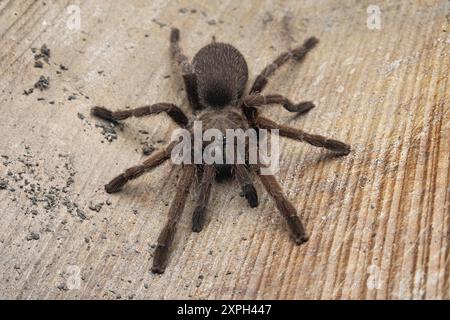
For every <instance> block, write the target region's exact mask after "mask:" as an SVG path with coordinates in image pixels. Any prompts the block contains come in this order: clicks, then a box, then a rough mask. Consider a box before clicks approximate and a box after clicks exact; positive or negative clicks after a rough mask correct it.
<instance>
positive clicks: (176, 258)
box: [0, 0, 450, 299]
mask: <svg viewBox="0 0 450 320" xmlns="http://www.w3.org/2000/svg"><path fill="white" fill-rule="evenodd" d="M45 2H46V4H45V5H44V3H43V1H29V0H28V1H12V0H11V1H0V34H1V38H0V48H1V52H0V57H1V58H0V73H1V78H0V101H1V102H0V114H1V122H0V130H1V131H0V132H1V135H0V155H2V158H1V162H0V179H2V180H1V182H0V183H2V184H3V189H0V212H1V217H0V221H1V223H0V279H1V280H0V297H1V298H9V299H15V298H21V299H29V298H31V299H36V298H58V299H67V298H106V299H115V298H122V299H127V298H166V299H167V298H232V299H235V298H275V299H320V298H333V299H335V298H336V299H360V298H361V299H372V298H379V299H384V298H388V299H410V298H415V299H432V298H439V299H448V298H449V296H450V295H449V290H450V289H449V281H450V272H449V271H450V265H449V264H450V262H449V259H450V258H449V249H450V246H449V237H450V229H449V228H450V226H449V202H450V185H449V175H450V174H449V165H450V158H449V156H450V145H449V144H450V112H449V109H450V108H449V106H450V104H449V85H448V75H449V35H448V32H449V24H448V22H449V20H448V19H449V16H448V9H447V7H446V5H447V3H446V1H431V0H430V1H425V0H422V1H419V0H417V1H387V2H383V1H376V4H378V5H379V7H380V9H381V29H380V30H370V29H369V28H368V27H367V23H366V21H367V17H368V14H367V7H368V6H369V5H370V4H372V2H371V1H316V0H307V1H293V0H292V1H277V2H275V1H269V0H268V1H170V2H168V1H162V0H157V1H144V0H135V1H129V0H126V1H125V0H123V1H74V2H71V1H54V2H52V1H45ZM70 4H76V5H79V7H80V9H81V11H80V12H81V29H80V30H72V29H71V28H69V27H68V25H67V22H68V21H69V22H70V15H69V13H68V12H67V11H66V7H67V6H68V5H70ZM193 9H195V10H194V11H192V10H193ZM446 15H447V16H446ZM72 22H73V21H72ZM172 25H173V26H178V27H180V28H181V30H182V46H183V47H184V49H185V51H186V53H187V54H188V55H189V56H190V57H192V56H193V54H195V52H196V51H197V50H198V49H199V48H201V47H202V46H203V45H204V44H206V43H208V42H210V41H211V38H212V36H213V35H215V36H216V37H217V38H218V40H219V41H225V42H229V43H232V44H234V45H235V46H236V47H237V48H239V49H240V50H241V51H242V52H243V54H244V55H245V57H246V58H247V61H248V64H249V68H250V72H251V77H252V78H254V77H255V76H256V74H257V73H258V72H259V71H260V70H261V69H262V68H263V67H264V66H265V65H266V64H267V63H268V62H269V61H271V60H272V59H273V58H274V57H275V56H276V55H277V54H278V53H280V52H281V51H282V50H285V49H286V48H287V47H289V46H292V45H293V44H294V43H300V42H301V41H303V39H304V38H306V37H307V36H312V35H314V36H316V37H318V38H319V39H320V40H321V41H320V44H319V46H318V47H317V48H316V49H314V51H313V52H312V53H311V54H310V55H308V57H307V59H306V61H305V63H304V64H302V65H298V66H296V65H295V64H292V63H289V64H288V65H287V66H285V67H283V68H282V69H281V70H280V71H279V72H277V74H276V76H275V77H273V79H272V81H271V82H270V84H269V87H268V88H267V89H266V92H267V93H281V94H284V95H286V96H288V97H289V98H291V99H292V100H293V101H300V100H314V101H315V102H316V104H317V108H315V109H314V110H312V111H311V112H310V113H308V114H307V115H305V116H303V117H300V118H293V117H292V115H291V114H289V113H288V112H287V111H284V110H282V109H281V108H280V107H277V106H273V107H270V108H267V109H266V111H264V114H266V115H267V116H270V117H271V118H272V119H274V120H276V121H279V122H283V123H287V124H290V125H292V126H296V127H299V128H302V129H304V130H305V131H309V132H313V133H321V134H324V135H328V136H331V137H334V138H336V139H340V140H343V141H346V142H349V143H351V144H352V146H353V152H352V153H351V154H350V155H349V156H347V157H342V158H332V157H329V156H328V154H327V152H325V151H323V150H319V149H316V148H313V147H311V146H309V145H305V144H301V143H298V142H294V141H288V140H282V145H281V146H282V157H281V170H280V172H279V173H278V177H279V179H280V182H281V184H282V186H283V188H284V189H285V190H286V193H287V195H288V197H289V198H290V199H291V200H292V201H293V203H294V204H295V207H296V208H297V209H298V211H299V213H300V215H301V217H302V219H303V221H304V222H305V224H306V228H307V231H308V233H309V234H310V240H309V242H308V243H307V244H305V245H302V246H296V245H295V244H294V243H293V241H292V240H291V239H290V238H289V234H288V231H287V230H286V226H285V225H284V222H283V220H282V219H281V217H280V216H279V214H278V213H277V211H276V209H275V207H274V204H273V202H272V201H271V200H270V199H269V198H268V196H267V195H266V194H265V193H264V192H263V191H262V186H261V184H260V183H257V188H258V190H259V192H260V198H261V203H260V206H259V207H258V208H256V209H250V208H249V207H248V206H247V204H246V201H245V199H243V198H242V197H240V196H239V190H238V186H237V184H236V183H235V182H225V183H223V184H219V185H217V184H216V185H214V187H213V190H212V199H211V206H210V210H209V211H208V221H207V225H206V227H205V228H204V230H203V231H202V232H201V233H199V234H194V233H192V232H191V231H190V219H191V216H190V213H191V212H192V210H193V206H194V204H193V201H192V197H193V195H191V196H190V201H189V203H188V204H187V206H186V211H185V214H184V216H183V218H182V221H181V223H180V227H179V230H178V233H177V236H176V239H175V250H174V251H173V253H172V256H171V259H170V262H169V267H168V269H167V271H166V273H165V274H164V275H162V276H160V275H153V274H151V273H150V271H149V270H150V267H151V259H152V254H153V252H154V246H153V245H154V244H155V243H156V239H157V235H158V233H159V231H160V229H161V228H162V226H163V225H164V222H165V219H166V216H167V211H168V204H169V203H170V200H171V198H172V196H173V193H174V187H175V185H176V183H177V175H178V171H170V165H169V163H166V164H164V165H163V166H162V167H160V168H158V169H157V170H154V171H153V172H151V173H149V174H146V175H145V176H143V177H141V178H139V179H138V180H136V181H134V182H132V183H131V184H130V185H128V186H127V187H126V189H125V190H124V191H123V192H122V193H119V194H117V195H111V196H109V195H107V194H105V192H104V190H103V185H104V184H105V183H106V182H108V181H109V179H110V178H111V177H113V176H114V175H115V174H117V173H119V172H121V171H122V170H123V169H124V168H126V167H128V166H130V165H134V164H135V163H137V162H140V161H141V160H142V159H143V158H144V156H143V155H142V151H141V149H142V146H143V145H142V143H146V142H147V143H150V144H153V145H154V146H155V147H156V148H157V149H161V148H162V147H163V146H164V145H165V143H167V141H169V139H170V132H171V131H172V130H173V129H174V128H175V125H174V124H173V123H172V122H171V121H170V120H169V119H168V118H167V117H165V116H164V115H158V116H154V117H150V118H146V119H141V120H137V119H132V120H127V121H126V123H125V125H124V128H123V130H118V134H117V136H118V137H117V139H116V140H114V141H112V142H108V141H107V140H106V139H105V136H110V137H114V134H108V133H102V130H103V129H102V128H99V127H96V126H95V124H102V122H101V121H99V120H96V119H94V118H92V117H91V116H90V115H89V109H90V107H92V106H93V105H104V106H108V107H110V108H113V109H118V108H120V107H123V106H138V105H143V104H147V103H153V102H160V101H167V102H174V103H177V104H180V105H182V106H183V108H185V109H187V100H186V98H185V96H184V92H183V91H182V88H183V85H182V81H181V77H180V76H179V75H178V74H177V73H176V71H177V69H176V68H174V67H173V66H172V64H171V63H170V59H169V50H168V37H169V26H172ZM69 26H71V24H70V23H69ZM44 43H45V44H47V46H48V47H49V48H50V49H51V58H50V64H47V63H45V62H44V66H43V68H42V69H39V68H34V67H33V65H34V58H33V53H32V52H31V50H30V49H31V48H32V47H40V46H41V45H42V44H44ZM59 64H63V65H65V66H67V67H68V70H67V71H64V70H60V67H59ZM41 75H44V76H49V77H50V88H49V89H48V90H46V91H42V92H40V91H39V90H36V89H35V90H34V92H33V93H32V94H30V95H23V94H22V93H23V91H24V90H25V89H28V88H30V87H32V86H33V84H34V83H35V82H36V80H37V79H38V78H39V76H41ZM169 76H170V77H169ZM72 95H74V96H75V99H73V100H69V99H68V98H69V96H72ZM38 98H44V100H41V101H38V100H37V99H38ZM52 101H54V104H51V103H50V102H52ZM116 130H117V128H116ZM143 130H144V131H143ZM145 130H147V131H148V132H149V134H146V133H145ZM146 139H147V140H146ZM72 180H73V182H72ZM0 185H1V184H0ZM64 187H66V188H64ZM5 188H6V189H5ZM108 199H109V200H110V202H111V204H109V205H107V204H104V205H103V206H102V208H101V209H100V208H99V206H97V208H96V205H97V204H99V203H101V202H105V201H106V200H108ZM33 203H35V204H33ZM75 206H78V209H77V207H75ZM89 206H91V208H92V209H94V210H92V209H89ZM95 209H96V210H97V211H98V212H97V211H96V210H95ZM37 238H39V239H37ZM36 239H37V240H36ZM77 271H80V283H79V289H77Z"/></svg>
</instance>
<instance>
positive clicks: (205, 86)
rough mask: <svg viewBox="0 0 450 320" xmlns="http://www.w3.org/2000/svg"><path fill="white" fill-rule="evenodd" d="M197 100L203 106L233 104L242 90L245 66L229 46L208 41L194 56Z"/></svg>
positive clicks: (245, 76) (245, 63)
mask: <svg viewBox="0 0 450 320" xmlns="http://www.w3.org/2000/svg"><path fill="white" fill-rule="evenodd" d="M193 68H194V72H195V74H196V76H197V90H198V98H199V102H200V104H201V105H202V106H203V107H209V106H210V107H223V106H226V105H235V104H236V103H237V101H238V99H239V98H240V97H241V96H242V93H243V92H244V89H245V85H246V83H247V80H248V68H247V62H246V61H245V59H244V57H243V56H242V54H241V53H240V52H239V51H238V50H237V49H236V48H235V47H233V46H232V45H229V44H226V43H211V44H209V45H207V46H205V47H203V48H202V49H201V50H200V51H199V52H198V53H197V54H196V55H195V57H194V60H193Z"/></svg>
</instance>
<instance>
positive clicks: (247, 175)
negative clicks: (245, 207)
mask: <svg viewBox="0 0 450 320" xmlns="http://www.w3.org/2000/svg"><path fill="white" fill-rule="evenodd" d="M179 39H180V32H179V30H178V29H172V32H171V36H170V44H171V53H172V57H173V59H174V60H175V61H176V63H177V64H178V65H179V66H180V68H181V72H182V76H183V80H184V84H185V87H186V93H187V96H188V100H189V102H190V105H191V109H192V110H191V114H192V115H191V116H189V117H188V116H186V115H185V113H184V111H182V110H181V109H180V108H179V107H178V106H176V105H174V104H171V103H157V104H153V105H148V106H144V107H139V108H136V109H125V110H120V111H114V112H113V111H110V110H108V109H105V108H104V107H94V108H93V109H92V113H93V114H94V115H95V116H98V117H101V118H103V119H106V120H110V121H118V120H124V119H126V118H129V117H132V116H134V117H142V116H147V115H151V114H157V113H161V112H165V113H166V114H167V115H168V116H169V117H171V118H172V119H173V120H174V121H175V122H176V123H177V124H178V125H179V126H180V127H182V128H185V129H187V130H189V131H190V132H192V131H191V130H192V123H193V120H195V121H201V122H202V124H203V129H205V130H207V129H217V130H219V131H220V132H223V133H224V134H225V130H227V129H244V130H245V129H248V128H261V129H278V130H279V131H278V132H279V135H280V136H285V137H288V138H291V139H295V140H298V141H304V142H307V143H309V144H311V145H313V146H316V147H323V148H326V149H329V150H331V151H333V152H335V153H336V154H339V155H346V154H348V153H349V152H350V146H349V145H347V144H345V143H342V142H340V141H337V140H333V139H328V138H325V137H323V136H320V135H313V134H309V133H306V132H304V131H302V130H299V129H296V128H292V127H287V126H283V125H279V124H277V123H275V122H273V121H272V120H269V119H267V118H264V117H261V116H259V115H258V112H257V111H258V110H257V109H258V107H261V106H264V105H269V104H281V105H282V106H283V107H284V108H285V109H286V110H288V111H290V112H295V113H305V112H307V111H309V110H310V109H312V108H313V107H314V104H313V103H312V102H309V101H306V102H300V103H297V104H294V103H292V102H291V101H290V100H289V99H287V98H285V97H284V96H282V95H279V94H270V95H262V94H261V92H262V90H263V89H264V87H265V86H266V84H267V82H268V78H269V77H270V76H271V75H272V74H273V73H274V72H275V70H277V69H278V68H279V67H281V66H282V65H283V64H284V63H286V62H287V61H288V60H289V59H291V58H292V59H294V60H296V61H302V60H303V59H304V57H305V55H306V53H307V52H308V51H309V50H311V49H312V48H313V47H314V46H315V45H316V44H317V42H318V40H317V39H316V38H314V37H312V38H309V39H307V40H306V41H305V42H304V43H303V45H301V46H298V47H296V48H294V49H292V50H289V51H286V52H284V53H282V54H281V55H280V56H278V58H276V59H275V60H274V61H273V62H272V63H271V64H269V65H268V66H267V67H266V68H264V69H263V71H262V72H261V73H260V74H259V75H258V77H257V78H256V80H255V81H254V83H253V85H252V87H251V89H250V91H249V93H248V94H247V95H244V91H245V87H246V84H247V81H248V68H247V63H246V61H245V59H244V57H243V56H242V54H241V53H240V52H239V51H238V50H237V49H236V48H234V47H233V46H231V45H229V44H224V43H216V42H215V41H213V43H211V44H208V45H207V46H205V47H203V48H202V49H200V51H199V52H198V53H197V54H196V55H195V57H194V59H193V63H192V64H191V63H190V62H189V61H188V58H187V57H186V56H185V55H184V54H183V53H182V51H181V49H180V46H179ZM175 144H176V142H175V141H174V142H172V143H170V144H169V145H168V146H167V147H166V148H165V149H164V150H162V151H159V152H157V153H155V154H153V155H152V156H150V157H149V158H148V159H147V160H145V161H144V162H143V163H142V164H140V165H137V166H134V167H131V168H129V169H127V170H125V171H124V172H123V173H121V174H120V175H118V176H117V177H115V178H114V179H113V180H111V181H110V182H109V183H108V184H107V185H106V186H105V189H106V191H107V192H108V193H113V192H117V191H119V190H120V189H121V188H122V187H123V186H124V185H125V184H126V183H127V181H129V180H132V179H135V178H137V177H139V176H140V175H142V174H143V173H144V172H147V171H149V170H151V169H153V168H155V167H156V166H158V165H160V164H162V163H163V162H164V161H166V160H167V159H169V158H170V157H171V152H172V150H173V148H174V146H175ZM203 146H204V147H206V144H204V145H203ZM262 166H263V164H262V163H259V162H258V163H256V164H251V165H250V164H249V163H244V164H242V163H238V162H236V163H228V164H218V163H213V164H207V163H198V164H184V165H182V166H181V176H180V178H179V179H180V180H179V183H178V185H177V188H176V192H175V196H174V199H173V201H172V204H171V206H170V209H169V215H168V221H167V223H166V225H165V227H164V228H163V230H162V231H161V233H160V235H159V238H158V245H157V247H156V251H155V256H154V259H153V267H152V271H153V272H155V273H162V272H164V270H165V268H166V265H167V261H168V257H169V251H170V247H171V244H172V242H173V238H174V234H175V231H176V228H177V223H178V220H179V218H180V216H181V214H182V212H183V210H184V207H185V203H186V199H187V196H188V193H189V190H190V187H191V185H192V184H193V183H194V182H197V181H198V182H199V183H197V184H198V185H197V188H198V190H199V192H198V197H197V199H196V202H197V204H196V207H195V209H194V212H193V216H192V230H193V231H195V232H199V231H201V230H202V228H203V225H204V223H205V214H206V208H207V204H208V199H209V195H210V193H211V186H212V183H213V182H214V180H215V179H217V178H219V177H221V176H223V175H232V177H234V178H236V179H237V181H238V182H239V184H240V185H241V188H242V192H243V194H244V196H245V198H246V199H247V201H248V204H249V205H250V206H251V207H256V206H257V205H258V195H257V192H256V189H255V187H254V186H253V183H252V178H251V173H252V171H253V172H255V173H256V174H257V175H258V176H259V178H260V180H261V182H262V185H263V186H264V188H265V189H266V190H267V192H268V193H269V194H270V195H271V197H272V198H273V200H274V201H275V204H276V206H277V208H278V210H279V211H280V213H281V214H282V216H283V217H284V218H285V220H286V222H287V224H288V227H289V229H290V231H291V234H292V236H293V238H294V240H295V242H296V243H297V244H301V243H303V242H305V241H307V239H308V238H307V236H306V233H305V230H304V227H303V225H302V223H301V221H300V219H299V217H298V215H297V211H296V209H295V207H294V206H293V205H292V204H291V202H289V200H287V199H286V197H285V196H284V193H283V191H282V189H281V187H280V185H279V183H278V182H277V180H276V179H275V177H274V176H273V175H267V174H266V175H264V174H262V173H261V170H260V169H262ZM198 176H199V177H200V178H199V179H198V178H197V177H198Z"/></svg>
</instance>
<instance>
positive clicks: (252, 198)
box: [242, 184, 258, 208]
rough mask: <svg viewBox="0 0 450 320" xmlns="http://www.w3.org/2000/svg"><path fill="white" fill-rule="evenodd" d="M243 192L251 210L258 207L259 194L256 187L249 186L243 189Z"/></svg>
mask: <svg viewBox="0 0 450 320" xmlns="http://www.w3.org/2000/svg"><path fill="white" fill-rule="evenodd" d="M242 191H243V192H244V195H245V198H246V199H247V202H248V204H249V206H250V207H251V208H255V207H257V206H258V193H257V192H256V189H255V187H254V186H253V185H252V184H247V185H245V186H243V187H242Z"/></svg>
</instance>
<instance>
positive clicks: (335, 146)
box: [325, 139, 352, 156]
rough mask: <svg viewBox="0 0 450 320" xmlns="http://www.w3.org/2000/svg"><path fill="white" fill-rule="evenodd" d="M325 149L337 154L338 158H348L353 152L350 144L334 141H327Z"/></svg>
mask: <svg viewBox="0 0 450 320" xmlns="http://www.w3.org/2000/svg"><path fill="white" fill-rule="evenodd" d="M325 148H327V149H328V150H330V151H332V152H334V153H336V155H338V156H346V155H348V154H349V153H350V151H351V150H352V148H351V147H350V146H349V145H348V144H346V143H343V142H341V141H337V140H333V139H328V140H326V142H325Z"/></svg>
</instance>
